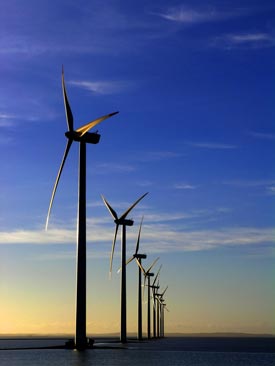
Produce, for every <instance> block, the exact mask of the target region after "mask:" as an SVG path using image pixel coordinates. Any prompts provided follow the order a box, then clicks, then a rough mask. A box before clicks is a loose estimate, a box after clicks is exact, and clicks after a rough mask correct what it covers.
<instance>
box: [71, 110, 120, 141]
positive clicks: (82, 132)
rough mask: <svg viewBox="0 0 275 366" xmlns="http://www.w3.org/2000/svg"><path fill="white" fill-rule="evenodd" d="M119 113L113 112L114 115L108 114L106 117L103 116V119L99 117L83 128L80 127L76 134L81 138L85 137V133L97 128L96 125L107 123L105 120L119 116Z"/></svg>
mask: <svg viewBox="0 0 275 366" xmlns="http://www.w3.org/2000/svg"><path fill="white" fill-rule="evenodd" d="M117 113H118V112H113V113H109V114H106V115H105V116H102V117H99V118H97V119H95V120H93V121H91V122H89V123H87V124H85V125H84V126H82V127H79V128H78V129H77V130H76V132H78V133H79V135H80V137H81V136H83V135H85V133H87V132H88V131H89V130H90V129H91V128H93V127H95V126H96V125H98V124H99V123H100V122H103V121H105V119H107V118H110V117H112V116H114V115H115V114H117Z"/></svg>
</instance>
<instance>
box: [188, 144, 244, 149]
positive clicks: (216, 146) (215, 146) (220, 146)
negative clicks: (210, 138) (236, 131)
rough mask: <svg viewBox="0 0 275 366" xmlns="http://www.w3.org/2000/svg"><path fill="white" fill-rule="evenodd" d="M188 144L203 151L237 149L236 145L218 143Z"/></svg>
mask: <svg viewBox="0 0 275 366" xmlns="http://www.w3.org/2000/svg"><path fill="white" fill-rule="evenodd" d="M187 144H188V145H190V146H193V147H197V148H202V149H217V150H230V149H237V146H236V145H230V144H221V143H216V142H187Z"/></svg>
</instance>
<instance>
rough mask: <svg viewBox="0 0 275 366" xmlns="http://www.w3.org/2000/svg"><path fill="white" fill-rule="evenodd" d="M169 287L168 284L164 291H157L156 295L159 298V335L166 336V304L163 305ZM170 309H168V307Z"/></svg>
mask: <svg viewBox="0 0 275 366" xmlns="http://www.w3.org/2000/svg"><path fill="white" fill-rule="evenodd" d="M167 289H168V286H166V288H165V289H164V291H163V292H161V293H156V297H157V300H158V303H159V304H158V322H159V324H158V337H164V307H165V306H166V304H165V306H163V304H164V298H163V296H164V294H165V292H166V291H167ZM166 310H167V311H168V309H166Z"/></svg>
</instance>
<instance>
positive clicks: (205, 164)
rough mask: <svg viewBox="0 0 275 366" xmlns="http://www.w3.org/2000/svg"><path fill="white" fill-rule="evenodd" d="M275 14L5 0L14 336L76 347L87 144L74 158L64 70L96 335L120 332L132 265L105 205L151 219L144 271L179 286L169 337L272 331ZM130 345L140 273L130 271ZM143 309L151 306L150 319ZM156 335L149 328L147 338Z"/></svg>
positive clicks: (171, 292)
mask: <svg viewBox="0 0 275 366" xmlns="http://www.w3.org/2000/svg"><path fill="white" fill-rule="evenodd" d="M274 20H275V5H274V3H273V2H272V1H268V0H261V1H259V0H257V1H253V0H249V1H246V0H238V1H232V0H228V1H225V0H223V1H217V0H214V1H202V0H198V1H197V0H194V1H183V2H181V1H161V0H160V1H159V0H158V1H150V0H148V1H144V0H141V1H126V0H121V1H119V0H107V1H101V0H100V1H99V0H94V1H84V0H79V1H72V0H66V1H65V0H56V1H49V0H39V1H36V0H27V1H24V2H23V1H19V0H4V1H2V2H1V4H0V30H1V38H0V64H1V67H0V80H1V87H0V169H1V175H0V184H1V190H0V202H1V204H0V294H1V300H0V333H1V334H3V333H45V334H48V333H73V332H74V317H75V315H74V314H75V304H74V303H75V250H76V240H75V238H76V213H77V169H78V168H77V166H78V160H77V159H78V148H77V144H76V143H75V144H74V145H73V146H72V149H71V151H70V155H69V157H68V159H67V162H66V165H65V168H64V171H63V174H62V177H61V180H60V184H59V187H58V190H57V194H56V199H55V202H54V205H53V210H52V216H51V220H50V223H49V229H48V231H47V232H45V231H44V226H45V221H46V214H47V210H48V204H49V200H50V196H51V190H52V187H53V183H54V180H55V178H56V174H57V171H58V168H59V164H60V162H61V158H62V154H63V151H64V148H65V143H66V139H65V136H64V132H65V131H66V127H67V126H66V120H65V114H64V106H63V97H62V90H61V68H62V64H63V65H64V68H65V79H66V85H67V92H68V97H69V100H70V104H71V107H72V111H73V114H74V119H75V127H76V128H77V127H80V126H81V125H83V124H85V123H87V122H89V121H90V120H92V119H95V118H96V117H98V116H101V115H104V114H107V113H110V112H113V111H116V110H119V111H120V113H119V114H118V115H116V116H114V117H112V118H111V119H109V120H107V121H104V122H103V123H102V124H101V125H99V126H98V129H99V133H100V134H101V141H100V143H99V144H98V145H90V146H87V206H88V207H87V253H88V254H87V255H88V263H87V268H88V269H87V278H88V284H87V303H88V304H87V323H88V324H87V331H88V333H103V332H116V331H119V321H120V318H119V280H120V276H119V275H118V274H116V268H118V267H119V261H120V246H119V244H120V241H119V240H118V243H117V248H116V251H115V258H114V269H115V270H114V273H113V277H112V280H109V278H108V277H109V276H108V269H109V253H110V250H111V242H112V237H113V231H114V224H113V222H112V219H111V216H110V214H109V212H108V211H107V210H106V208H105V206H104V205H103V203H102V200H101V197H100V194H104V196H105V197H106V198H107V200H108V201H109V202H110V203H111V205H112V206H113V207H114V208H115V209H116V210H117V212H118V214H120V213H122V212H123V211H124V210H125V209H126V208H128V206H130V205H131V204H132V203H133V202H134V201H135V200H136V199H137V198H138V197H139V196H141V195H142V194H143V193H145V192H147V191H148V192H149V194H148V195H147V196H146V197H145V198H144V200H143V201H142V202H140V204H139V205H138V206H137V207H136V208H135V209H134V210H133V211H132V213H131V215H130V217H132V218H133V219H134V220H135V225H134V226H133V227H132V228H129V229H128V232H127V233H128V242H127V252H128V255H131V254H132V253H133V251H134V247H135V241H136V238H137V232H138V224H139V222H140V219H141V217H142V215H144V226H143V230H142V236H141V244H140V245H141V248H140V249H141V251H142V252H144V253H147V255H148V259H147V260H146V262H145V261H144V266H145V267H148V266H149V265H150V263H151V262H152V261H153V260H154V259H155V258H156V257H157V256H159V257H160V260H159V261H158V265H156V267H155V269H156V270H157V269H158V267H159V265H160V264H162V265H163V268H162V271H161V275H160V283H161V286H162V288H164V287H165V286H166V285H168V286H169V288H168V290H167V292H166V302H167V306H168V308H169V310H170V312H169V313H166V331H170V332H250V333H275V319H274V305H275V290H274V278H275V277H274V222H275V221H274V219H275V207H274V198H275V196H274V194H275V168H274V156H275V154H274V152H275V151H274V150H275V149H274V147H275V125H274V120H275V109H274V100H275V69H274V57H275V26H274ZM127 274H128V277H127V289H128V331H135V330H136V324H137V320H136V313H137V309H136V292H137V290H136V280H137V267H136V265H135V264H134V263H131V265H129V267H128V268H127ZM145 308H146V305H145V304H144V311H145ZM144 329H145V328H144Z"/></svg>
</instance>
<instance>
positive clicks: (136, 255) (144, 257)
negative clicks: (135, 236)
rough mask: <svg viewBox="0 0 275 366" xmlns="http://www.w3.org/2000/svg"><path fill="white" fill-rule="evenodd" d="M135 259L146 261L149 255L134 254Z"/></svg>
mask: <svg viewBox="0 0 275 366" xmlns="http://www.w3.org/2000/svg"><path fill="white" fill-rule="evenodd" d="M133 257H134V258H136V259H146V258H147V255H146V254H133Z"/></svg>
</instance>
